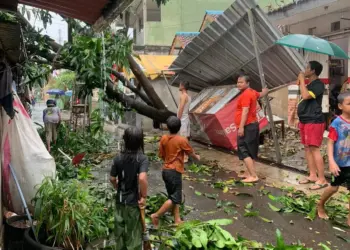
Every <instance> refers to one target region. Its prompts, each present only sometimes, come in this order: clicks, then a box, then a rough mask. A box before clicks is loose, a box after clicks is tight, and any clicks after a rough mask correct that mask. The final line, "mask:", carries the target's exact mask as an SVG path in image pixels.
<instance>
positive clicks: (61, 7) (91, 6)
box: [18, 0, 110, 24]
mask: <svg viewBox="0 0 350 250" xmlns="http://www.w3.org/2000/svg"><path fill="white" fill-rule="evenodd" d="M18 2H19V3H22V4H26V5H30V6H33V7H37V8H41V9H46V10H49V11H53V12H56V13H59V14H62V15H65V16H68V17H72V18H76V19H79V20H82V21H84V22H87V23H89V24H93V23H95V21H96V20H97V19H98V18H99V17H100V16H101V15H102V11H103V9H104V8H105V7H106V5H107V4H108V3H109V2H110V1H109V0H54V1H52V0H19V1H18Z"/></svg>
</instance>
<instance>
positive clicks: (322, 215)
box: [317, 205, 329, 220]
mask: <svg viewBox="0 0 350 250" xmlns="http://www.w3.org/2000/svg"><path fill="white" fill-rule="evenodd" d="M317 214H318V217H319V218H320V219H323V220H328V219H329V217H328V215H327V213H326V210H325V209H324V206H321V205H317Z"/></svg>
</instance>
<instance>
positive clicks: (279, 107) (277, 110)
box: [269, 87, 288, 120]
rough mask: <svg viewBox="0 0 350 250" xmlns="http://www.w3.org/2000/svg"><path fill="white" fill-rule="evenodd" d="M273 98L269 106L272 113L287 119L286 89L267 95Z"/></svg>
mask: <svg viewBox="0 0 350 250" xmlns="http://www.w3.org/2000/svg"><path fill="white" fill-rule="evenodd" d="M269 96H270V97H273V99H272V101H271V102H270V104H271V109H272V113H273V114H274V115H277V116H279V117H281V118H283V119H285V120H287V118H288V87H285V88H282V89H279V90H277V91H275V92H272V93H270V94H269Z"/></svg>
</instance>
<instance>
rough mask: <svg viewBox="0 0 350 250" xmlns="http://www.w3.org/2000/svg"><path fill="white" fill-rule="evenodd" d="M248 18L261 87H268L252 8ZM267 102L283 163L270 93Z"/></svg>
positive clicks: (277, 152) (277, 155) (273, 132)
mask: <svg viewBox="0 0 350 250" xmlns="http://www.w3.org/2000/svg"><path fill="white" fill-rule="evenodd" d="M248 18H249V25H250V31H251V33H252V40H253V45H254V51H255V57H256V62H257V64H258V69H259V74H260V82H261V87H262V88H266V82H265V74H264V69H263V66H262V63H261V59H260V51H259V47H258V40H257V37H256V32H255V23H254V15H253V11H252V10H248ZM265 102H266V107H267V115H268V117H269V122H270V127H271V132H272V137H273V142H274V144H275V150H276V160H277V162H278V163H281V161H282V157H281V152H280V146H279V143H278V138H277V134H276V129H275V124H274V122H273V115H272V109H271V105H270V102H269V97H268V95H266V96H265Z"/></svg>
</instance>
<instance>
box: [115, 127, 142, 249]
mask: <svg viewBox="0 0 350 250" xmlns="http://www.w3.org/2000/svg"><path fill="white" fill-rule="evenodd" d="M123 140H124V149H123V150H122V152H121V154H119V155H117V156H116V157H115V158H114V160H113V165H112V169H111V173H110V176H111V177H110V181H111V183H112V184H113V186H114V188H115V189H117V199H116V216H115V237H116V249H117V250H141V249H142V239H143V238H142V237H143V229H142V221H141V214H140V208H141V209H142V208H144V207H145V205H146V198H147V188H148V182H147V172H148V167H149V161H148V157H147V156H146V155H144V142H143V131H142V129H140V128H136V127H131V128H128V129H126V130H125V132H124V136H123Z"/></svg>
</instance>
